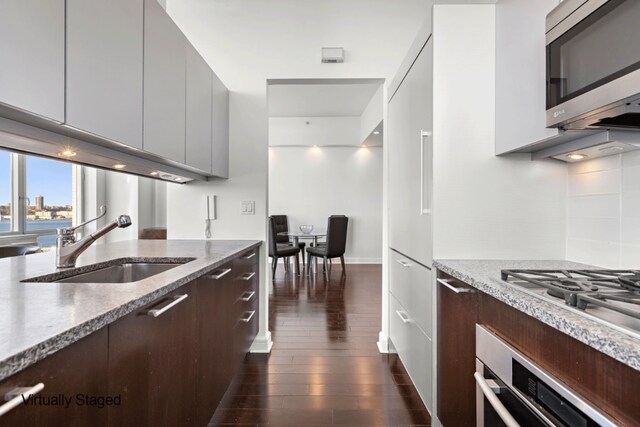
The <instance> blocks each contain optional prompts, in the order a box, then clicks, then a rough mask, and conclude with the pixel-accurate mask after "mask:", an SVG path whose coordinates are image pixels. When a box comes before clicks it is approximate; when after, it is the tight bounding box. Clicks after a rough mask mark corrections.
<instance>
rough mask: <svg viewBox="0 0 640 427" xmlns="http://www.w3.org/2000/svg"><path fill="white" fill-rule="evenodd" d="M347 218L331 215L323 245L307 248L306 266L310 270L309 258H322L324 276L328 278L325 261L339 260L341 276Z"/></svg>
mask: <svg viewBox="0 0 640 427" xmlns="http://www.w3.org/2000/svg"><path fill="white" fill-rule="evenodd" d="M348 223H349V218H347V217H346V216H344V215H331V216H330V217H329V220H328V221H327V240H326V242H325V244H324V245H318V246H316V247H310V248H307V264H308V265H309V268H311V257H312V256H314V257H317V258H322V261H323V264H322V265H323V267H324V274H325V276H328V274H329V273H328V272H329V270H328V266H327V260H331V259H332V258H340V263H341V264H342V274H346V271H345V268H344V252H345V249H346V246H347V225H348Z"/></svg>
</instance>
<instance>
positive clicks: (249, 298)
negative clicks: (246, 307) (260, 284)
mask: <svg viewBox="0 0 640 427" xmlns="http://www.w3.org/2000/svg"><path fill="white" fill-rule="evenodd" d="M247 294H249V295H247ZM255 294H256V293H255V291H252V292H249V291H247V292H245V293H243V294H242V295H243V296H242V297H240V299H241V300H242V301H244V302H249V301H251V299H252V298H253V296H254V295H255ZM244 295H247V296H244Z"/></svg>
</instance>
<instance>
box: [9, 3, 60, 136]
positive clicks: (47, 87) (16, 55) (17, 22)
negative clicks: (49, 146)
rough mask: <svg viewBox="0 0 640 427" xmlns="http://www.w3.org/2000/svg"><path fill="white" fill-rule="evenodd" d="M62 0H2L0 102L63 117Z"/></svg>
mask: <svg viewBox="0 0 640 427" xmlns="http://www.w3.org/2000/svg"><path fill="white" fill-rule="evenodd" d="M64 27H65V2H64V0H2V1H0V103H3V104H6V105H8V106H10V107H14V108H17V109H20V110H24V111H28V112H30V113H33V114H36V115H39V116H42V117H46V118H48V119H52V120H55V121H56V122H58V123H62V122H63V121H64V31H65V30H64Z"/></svg>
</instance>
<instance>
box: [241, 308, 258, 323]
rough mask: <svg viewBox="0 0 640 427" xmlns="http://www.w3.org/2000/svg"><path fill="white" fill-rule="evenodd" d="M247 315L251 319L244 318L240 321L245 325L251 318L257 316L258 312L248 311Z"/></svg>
mask: <svg viewBox="0 0 640 427" xmlns="http://www.w3.org/2000/svg"><path fill="white" fill-rule="evenodd" d="M246 313H249V317H246V318H242V319H240V320H242V321H243V322H244V323H249V322H250V321H251V318H252V317H253V315H254V314H256V312H255V310H254V311H247V312H246Z"/></svg>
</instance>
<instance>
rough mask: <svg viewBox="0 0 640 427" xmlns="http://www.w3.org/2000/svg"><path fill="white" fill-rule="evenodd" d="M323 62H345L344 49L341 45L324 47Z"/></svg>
mask: <svg viewBox="0 0 640 427" xmlns="http://www.w3.org/2000/svg"><path fill="white" fill-rule="evenodd" d="M322 62H323V63H325V64H337V63H339V62H344V49H343V48H341V47H323V48H322Z"/></svg>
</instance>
